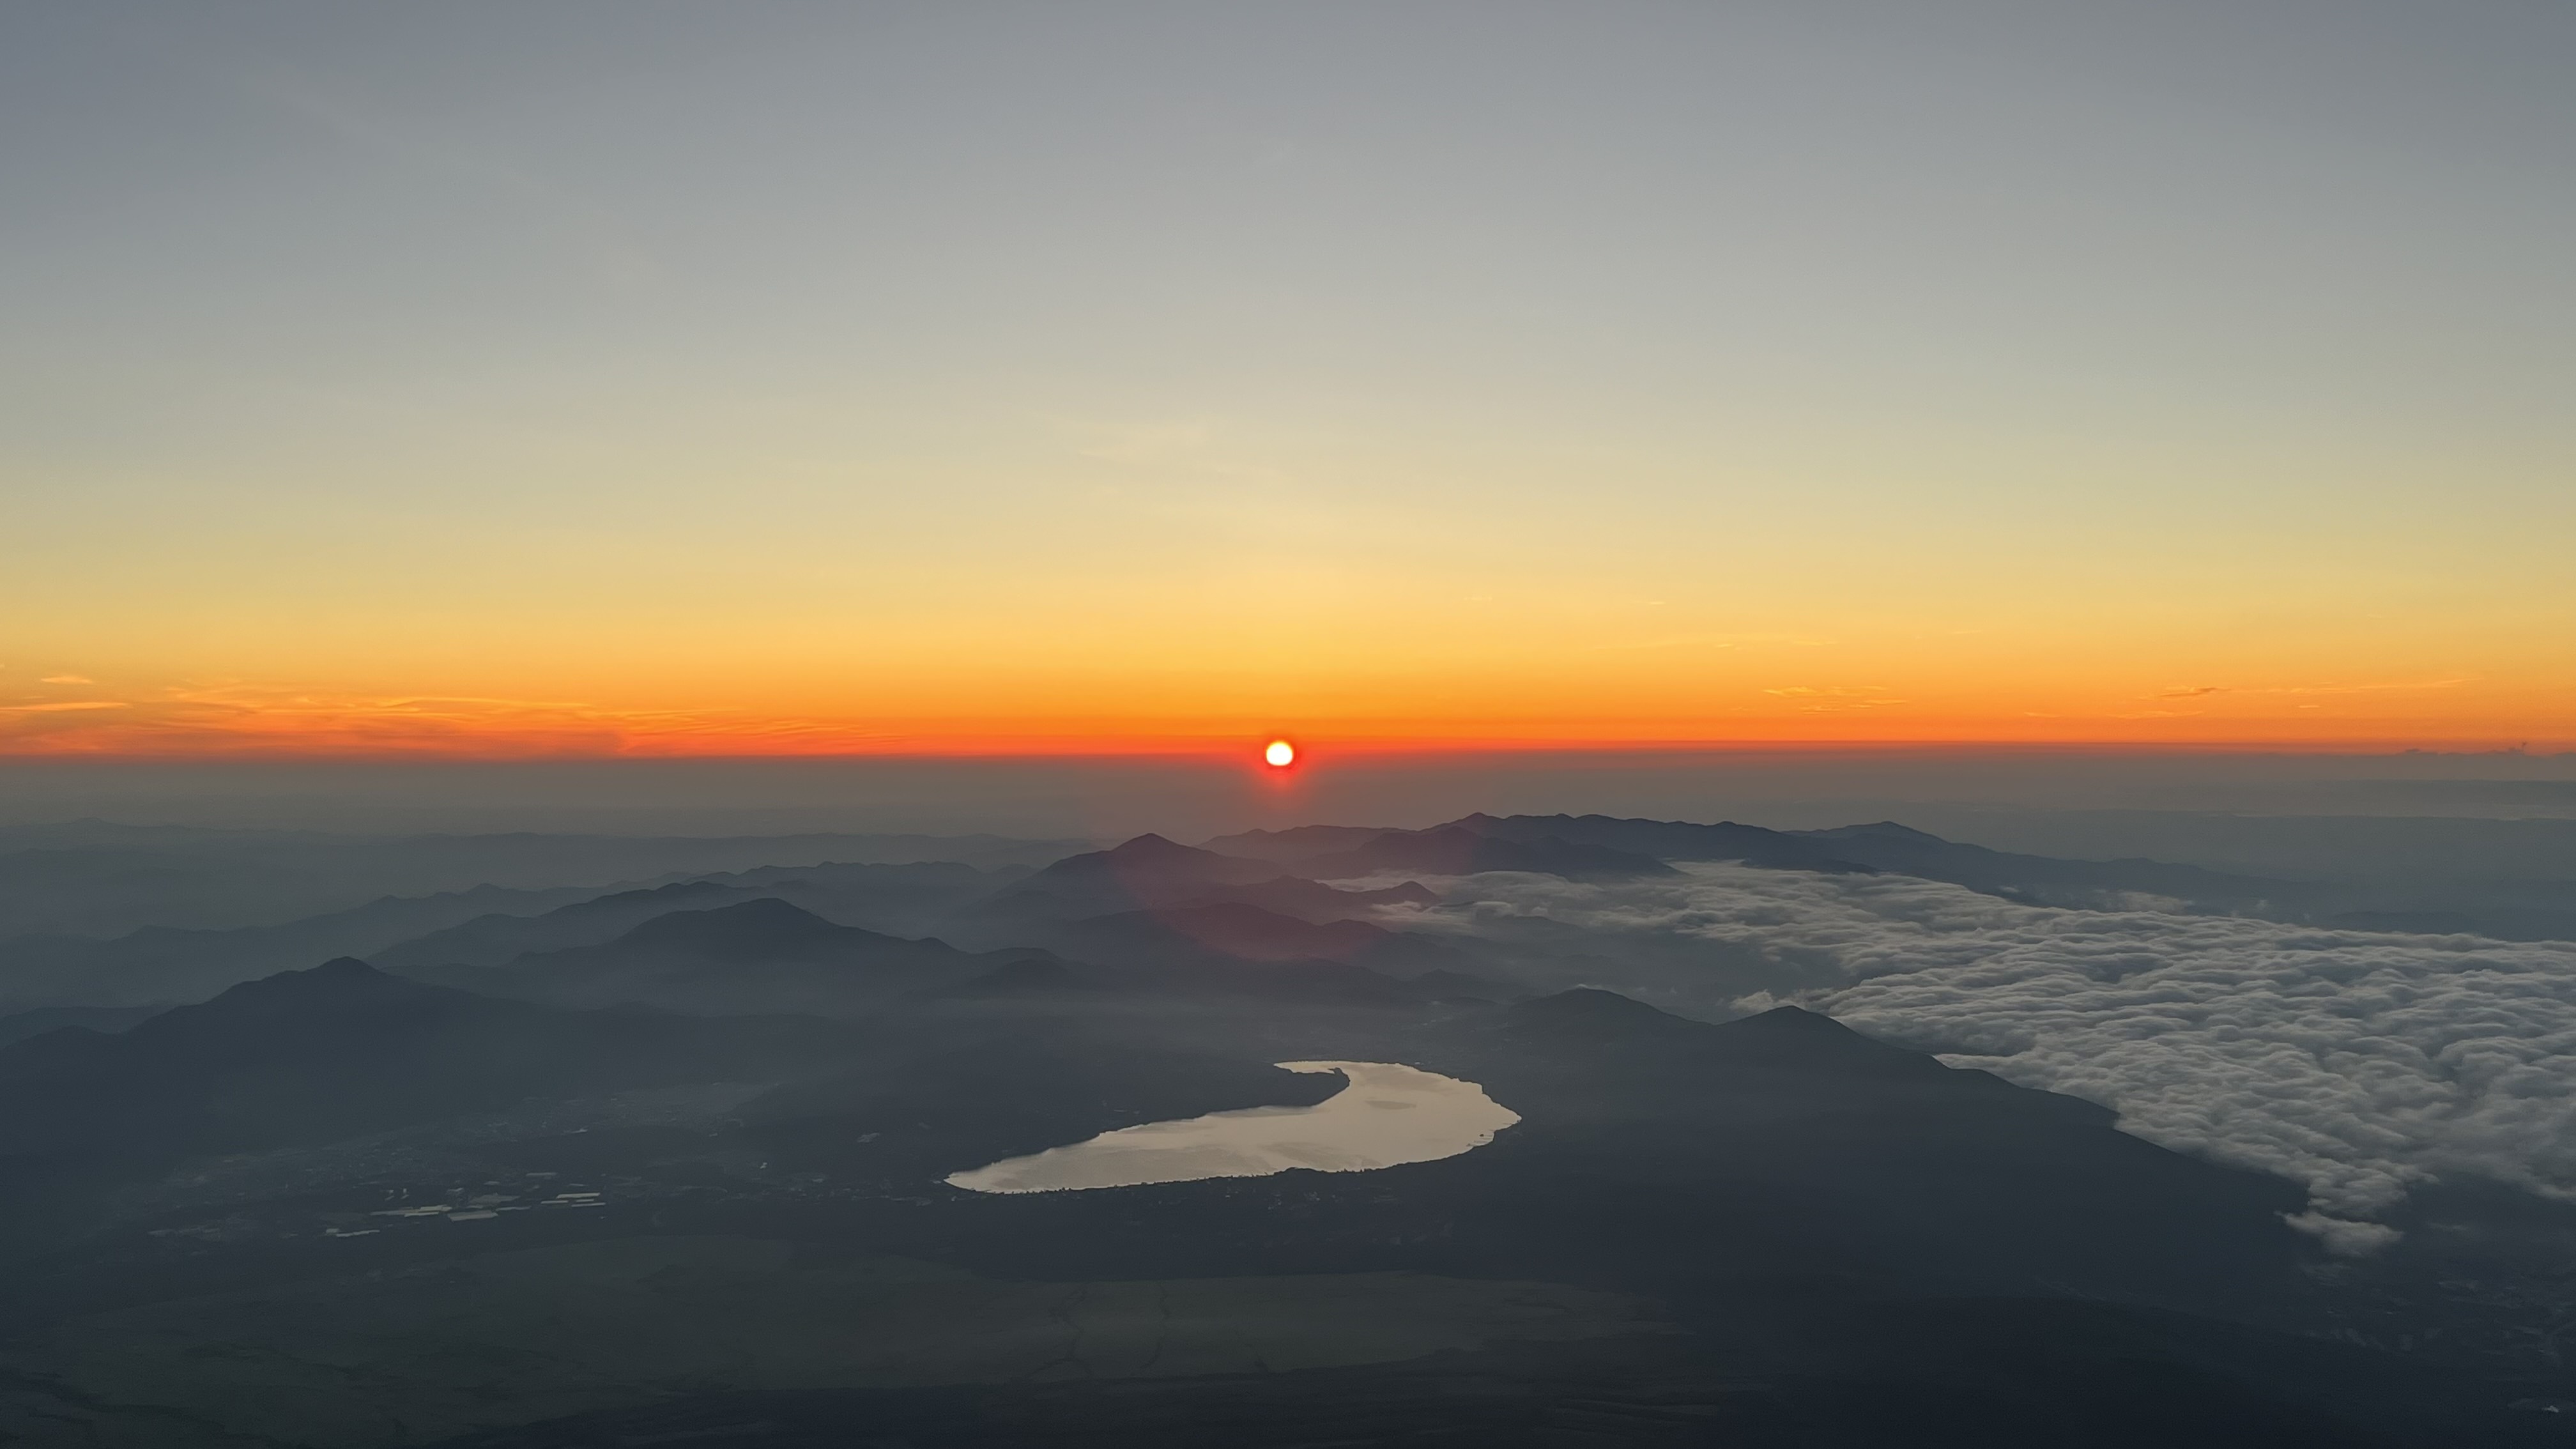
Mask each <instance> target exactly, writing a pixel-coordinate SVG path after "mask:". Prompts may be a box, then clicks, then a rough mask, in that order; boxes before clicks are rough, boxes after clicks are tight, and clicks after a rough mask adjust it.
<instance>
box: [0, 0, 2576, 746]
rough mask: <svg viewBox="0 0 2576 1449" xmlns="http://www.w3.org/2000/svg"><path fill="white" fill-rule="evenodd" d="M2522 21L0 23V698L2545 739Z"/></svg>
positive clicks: (298, 719)
mask: <svg viewBox="0 0 2576 1449" xmlns="http://www.w3.org/2000/svg"><path fill="white" fill-rule="evenodd" d="M2571 73H2576V10H2571V9H2570V8H2568V7H2567V6H2564V5H2561V4H2554V3H2544V0H2529V3H2503V0H2461V3H2455V4H2445V5H2440V6H2433V5H2424V4H2409V5H2398V4H2379V3H2372V0H2331V3H2327V0H2317V3H2309V0H2297V3H2284V0H2254V3H2197V0H2177V3H2170V4H2159V5H2152V6H2148V5H2107V4H2102V5H2096V4H2086V3H2069V0H2054V3H2046V4H2040V3H2032V4H1989V3H1889V4H1881V5H1870V4H1843V3H1834V0H1801V3H1796V4H1777V5H1773V4H1717V3H1708V4H1689V5H1683V4H1623V3H1605V4H1597V5H1581V6H1576V5H1548V6H1529V5H1514V4H1508V3H1483V0H1479V3H1472V4H1471V3H1457V4H1433V3H1421V4H1366V5H1360V4H1347V5H1346V4H1331V3H1314V4H1270V5H1225V4H1207V3H1199V4H1173V5H1128V4H1110V3H1102V4H1083V5H1062V4H1029V5H1003V4H972V3H959V4H934V5H918V6H894V5H884V6H877V5H854V4H790V3H742V4H730V5H725V6H707V5H702V4H695V3H686V4H683V3H660V0H615V3H590V0H553V3H544V4H524V3H507V4H503V3H469V0H459V3H449V4H441V5H436V6H417V5H415V6H392V5H383V6H351V5H346V4H337V3H335V4H327V5H326V4H312V5H280V4H254V3H224V0H211V3H210V0H188V3H169V4H134V3H118V0H79V3H69V0H20V3H14V4H11V5H8V6H6V7H0V187H4V188H5V195H6V196H7V198H8V199H7V202H6V204H5V205H0V315H4V316H5V317H6V318H7V319H8V321H7V325H6V327H5V328H0V519H5V527H0V752H9V753H17V754H67V753H68V754H97V755H107V756H121V755H160V756H167V755H177V756H182V757H196V756H206V757H220V756H230V755H238V754H283V755H313V754H320V755H331V754H361V755H364V754H390V755H395V756H405V755H411V754H426V755H441V756H496V757H513V756H529V755H536V756H553V755H575V756H578V755H590V754H599V755H734V754H765V753H836V752H858V753H898V754H900V753H979V752H997V753H1012V752H1026V753H1041V754H1043V753H1073V754H1085V753H1130V752H1158V751H1159V752H1172V751H1179V752H1189V751H1199V750H1209V751H1233V750H1237V749H1244V750H1249V749H1251V748H1253V747H1254V746H1255V745H1256V744H1257V743H1258V742H1259V741H1260V740H1264V739H1267V738H1269V737H1270V736H1271V735H1273V734H1277V733H1285V734H1287V735H1289V736H1290V737H1292V738H1296V739H1298V740H1300V741H1301V742H1303V743H1307V744H1308V745H1309V746H1310V748H1311V749H1313V750H1316V751H1320V752H1322V753H1323V754H1324V755H1329V754H1330V752H1331V751H1333V750H1335V749H1347V750H1355V751H1356V750H1365V749H1389V748H1396V749H1406V748H1410V749H1422V748H1428V749H1452V748H1466V749H1475V748H1483V749H1500V748H1529V747H1548V746H1584V747H1599V746H1647V745H1654V746H1672V745H1712V744H1714V745H1739V744H1759V743H1764V742H1781V741H1786V742H1798V743H1817V742H1862V743H1867V742H1892V741H1907V742H1994V743H2006V744H2010V743H2033V742H2046V743H2054V744H2074V745H2116V746H2122V747H2133V746H2143V747H2150V748H2161V747H2213V746H2218V745H2231V746H2234V745H2251V746H2256V747H2274V748H2284V749H2290V748H2297V749H2308V748H2325V749H2354V750H2362V749H2382V748H2390V747H2407V746H2418V747H2426V748H2446V749H2485V748H2494V747H2499V746H2512V745H2518V744H2525V743H2528V744H2530V745H2532V746H2533V747H2534V748H2561V749H2563V748H2571V747H2576V567H2571V566H2570V563H2569V555H2570V549H2569V545H2570V543H2571V541H2576V408H2570V407H2569V406H2567V399H2568V398H2569V397H2571V396H2576V267H2570V266H2569V265H2568V261H2567V259H2568V258H2569V257H2571V256H2576V86H2570V85H2568V84H2567V83H2566V78H2567V76H2568V75H2569V74H2571Z"/></svg>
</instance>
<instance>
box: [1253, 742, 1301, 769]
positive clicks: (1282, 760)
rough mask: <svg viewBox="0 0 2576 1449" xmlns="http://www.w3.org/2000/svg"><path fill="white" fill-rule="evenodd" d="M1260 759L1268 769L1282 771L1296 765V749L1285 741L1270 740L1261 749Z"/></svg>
mask: <svg viewBox="0 0 2576 1449" xmlns="http://www.w3.org/2000/svg"><path fill="white" fill-rule="evenodd" d="M1261 758H1262V760H1263V761H1264V762H1266V763H1267V764H1268V765H1269V766H1270V768H1272V769H1274V770H1284V769H1287V768H1288V767H1289V766H1290V765H1293V764H1295V763H1297V747H1296V746H1295V745H1292V744H1290V743H1288V742H1287V741H1286V740H1272V741H1271V742H1270V743H1269V744H1267V745H1265V746H1263V747H1262V750H1261Z"/></svg>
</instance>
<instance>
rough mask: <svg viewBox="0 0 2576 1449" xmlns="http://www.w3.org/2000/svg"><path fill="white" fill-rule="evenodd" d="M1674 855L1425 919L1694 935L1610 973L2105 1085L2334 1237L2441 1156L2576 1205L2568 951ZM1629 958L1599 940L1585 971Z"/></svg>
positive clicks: (2381, 1235) (2042, 1076) (1661, 991)
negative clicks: (1531, 921) (1684, 952)
mask: <svg viewBox="0 0 2576 1449" xmlns="http://www.w3.org/2000/svg"><path fill="white" fill-rule="evenodd" d="M1682 869H1683V871H1684V874H1683V875H1682V876H1681V877H1679V878H1678V879H1663V880H1657V881H1651V882H1635V883H1626V884H1611V885H1586V884H1577V883H1572V882H1567V881H1561V880H1555V879H1552V878H1540V877H1529V876H1484V877H1478V878H1476V879H1474V880H1473V881H1469V882H1461V883H1459V887H1460V890H1459V894H1458V895H1457V896H1456V897H1453V901H1454V902H1455V903H1453V904H1452V905H1449V906H1446V907H1444V908H1442V909H1441V910H1439V911H1437V912H1433V913H1430V915H1429V917H1428V918H1426V919H1423V920H1421V921H1420V922H1419V923H1418V925H1419V926H1422V927H1430V928H1434V929H1439V928H1446V929H1449V930H1454V931H1460V932H1464V933H1471V934H1488V935H1494V936H1497V937H1498V938H1500V937H1502V936H1507V935H1510V934H1511V931H1510V926H1511V923H1512V922H1513V921H1514V920H1515V919H1516V918H1525V917H1528V916H1543V917H1546V918H1549V919H1551V920H1554V921H1557V922H1561V923H1564V924H1568V925H1578V926H1583V927H1586V928H1588V929H1589V930H1591V931H1603V932H1611V933H1625V934H1630V935H1632V936H1634V935H1640V934H1642V935H1650V936H1655V937H1661V938H1663V940H1664V942H1665V944H1666V945H1668V946H1669V945H1672V944H1677V943H1680V942H1693V943H1706V945H1707V947H1708V948H1709V960H1710V963H1711V966H1710V969H1709V970H1708V971H1706V972H1705V973H1702V974H1699V975H1698V976H1696V977H1694V975H1693V973H1691V972H1688V971H1683V972H1678V973H1677V972H1675V971H1673V970H1672V969H1671V968H1670V967H1669V965H1666V966H1662V967H1659V968H1656V969H1653V970H1652V971H1651V972H1648V973H1646V974H1642V975H1641V976H1640V977H1639V978H1638V979H1635V980H1629V981H1616V980H1607V981H1601V982H1600V983H1599V984H1602V985H1607V986H1613V987H1625V988H1628V989H1632V990H1636V991H1637V992H1638V994H1640V995H1642V996H1644V997H1645V998H1646V999H1649V1000H1654V1001H1657V1002H1658V1003H1659V1004H1663V1005H1667V1006H1670V1007H1674V1008H1676V1009H1681V1010H1697V1011H1699V1012H1701V1013H1703V1014H1710V1013H1715V1012H1718V1011H1721V1010H1724V1011H1729V1012H1731V1011H1736V1010H1747V1009H1760V1008H1763V1007H1767V1006H1770V1005H1774V1004H1777V1003H1780V1002H1795V1003H1797V1004H1799V1005H1802V1006H1807V1007H1810V1008H1813V1009H1815V1010H1819V1011H1823V1012H1826V1013H1829V1014H1831V1015H1833V1016H1835V1017H1837V1018H1840V1019H1841V1020H1843V1021H1846V1022H1848V1023H1850V1024H1851V1025H1853V1026H1855V1027H1858V1028H1860V1029H1861V1030H1864V1031H1867V1032H1870V1033H1872V1034H1874V1035H1878V1036H1882V1037H1885V1038H1888V1039H1890V1040H1895V1041H1901V1042H1905V1043H1908V1044H1911V1045H1917V1046H1921V1047H1924V1048H1926V1049H1930V1050H1934V1051H1937V1052H1939V1053H1940V1054H1941V1056H1942V1059H1943V1060H1945V1061H1947V1062H1949V1063H1951V1064H1952V1065H1954V1066H1962V1067H1980V1068H1984V1069H1986V1070H1988V1071H1992V1072H1994V1073H1996V1074H1997V1075H1999V1076H2002V1077H2005V1078H2007V1079H2009V1080H2011V1081H2014V1082H2017V1083H2020V1084H2022V1085H2024V1086H2030V1087H2041V1088H2046V1089H2048V1090H2050V1091H2057V1092H2065V1093H2069V1094H2071V1095H2074V1096H2078V1097H2083V1098H2087V1099H2089V1100H2092V1101H2095V1102H2099V1103H2101V1104H2103V1105H2105V1106H2108V1107H2111V1108H2113V1109H2114V1110H2116V1111H2117V1112H2118V1113H2119V1114H2120V1123H2121V1126H2122V1127H2123V1128H2124V1129H2125V1130H2127V1131H2129V1132H2132V1133H2135V1134H2136V1135H2138V1136H2140V1137H2143V1138H2145V1139H2147V1140H2148V1141H2151V1142H2155V1143H2159V1144H2161V1145H2163V1146H2167V1147H2171V1148H2176V1149H2179V1150H2183V1151H2189V1152H2196V1153H2200V1154H2202V1155H2205V1156H2208V1157H2211V1158H2214V1159H2216V1160H2219V1161H2223V1162H2229V1163H2234V1164H2238V1165H2242V1166H2248V1167H2254V1168H2260V1169H2263V1170H2266V1171H2270V1172H2274V1173H2278V1174H2280V1175H2282V1176H2285V1177H2288V1178H2291V1179H2293V1180H2295V1181H2298V1182H2302V1183H2304V1184H2306V1186H2307V1188H2308V1191H2309V1193H2310V1194H2311V1197H2312V1199H2313V1201H2312V1210H2311V1211H2310V1212H2309V1213H2307V1214H2304V1215H2302V1216H2301V1217H2300V1218H2296V1219H2293V1222H2294V1224H2295V1225H2297V1226H2299V1227H2302V1228H2304V1229H2306V1230H2307V1231H2310V1232H2313V1233H2316V1234H2318V1235H2319V1236H2320V1237H2321V1238H2323V1239H2324V1240H2325V1241H2326V1242H2327V1244H2328V1245H2329V1246H2332V1247H2336V1248H2339V1249H2342V1250H2345V1251H2367V1250H2368V1249H2370V1248H2373V1247H2376V1246H2378V1245H2380V1244H2382V1243H2384V1242H2386V1241H2387V1240H2389V1239H2390V1238H2392V1237H2394V1233H2393V1231H2392V1230H2390V1229H2388V1228H2386V1227H2384V1226H2381V1225H2378V1224H2375V1223H2371V1222H2369V1221H2367V1220H2368V1219H2370V1218H2372V1217H2375V1216H2377V1215H2380V1214H2383V1213H2385V1212H2386V1211H2387V1210H2388V1209H2389V1208H2391V1207H2393V1206H2394V1205H2396V1204H2397V1203H2398V1202H2399V1201H2401V1200H2402V1199H2403V1198H2404V1197H2405V1195H2406V1193H2407V1191H2408V1189H2409V1188H2410V1187H2411V1186H2412V1185H2414V1184H2417V1183H2422V1182H2425V1181H2428V1180H2430V1179H2433V1178H2437V1177H2440V1176H2442V1175H2444V1174H2453V1173H2459V1174H2480V1175H2485V1176H2488V1177H2493V1178H2497V1179H2501V1180H2503V1181H2507V1182H2513V1183H2517V1184H2520V1185H2522V1186H2525V1187H2528V1188H2531V1189H2533V1190H2535V1191H2538V1192H2541V1193H2544V1194H2547V1195H2550V1196H2553V1197H2559V1198H2563V1199H2569V1200H2576V944H2570V943H2565V942H2503V941H2491V940H2484V939H2480V938H2475V937H2467V936H2416V935H2393V934H2383V933H2376V932H2363V931H2329V930H2317V929H2311V928H2305V927H2298V926H2289V925H2282V924H2278V923H2274V922H2268V921H2256V920H2244V919H2238V918H2233V917H2214V916H2190V915H2181V914H2176V913H2172V912H2167V911H2157V910H2129V911H2068V910H2054V909H2044V908H2037V907H2030V906H2023V905H2017V904H2014V903H2012V902H2009V901H2004V900H1999V899H1996V898H1993V897H1990V896H1984V895H1979V894H1977V893H1975V892H1972V891H1968V890H1964V889H1961V888H1959V887H1955V886H1949V885H1942V884H1939V883H1936V882H1930V881H1921V880H1914V879H1911V878H1904V877H1890V876H1875V877H1838V876H1823V875H1812V874H1805V873H1800V872H1789V871H1763V870H1752V869H1747V868H1744V867H1740V866H1728V865H1690V866H1685V867H1683V868H1682ZM1621 956H1622V953H1620V952H1617V951H1601V950H1598V949H1595V950H1592V951H1588V952H1587V953H1586V960H1585V967H1586V969H1588V970H1591V971H1592V972H1594V973H1595V974H1596V975H1597V974H1598V973H1599V972H1600V971H1601V970H1603V969H1604V968H1605V963H1607V962H1616V961H1618V960H1619V959H1621ZM1662 959H1664V960H1666V961H1669V959H1670V953H1669V952H1666V953H1664V955H1663V958H1662ZM1721 968H1722V969H1721ZM1611 969H1615V968H1611ZM1748 987H1751V988H1753V989H1751V990H1750V991H1749V994H1748V990H1747V988H1748Z"/></svg>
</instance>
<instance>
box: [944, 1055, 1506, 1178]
mask: <svg viewBox="0 0 2576 1449" xmlns="http://www.w3.org/2000/svg"><path fill="white" fill-rule="evenodd" d="M1279 1065H1280V1066H1282V1067H1284V1068H1286V1069H1287V1070H1289V1071H1292V1072H1339V1073H1341V1074H1342V1075H1343V1076H1344V1077H1347V1078H1349V1079H1350V1085H1349V1086H1347V1087H1344V1088H1343V1089H1342V1090H1341V1091H1339V1092H1336V1093H1334V1094H1333V1095H1332V1096H1331V1097H1330V1098H1328V1099H1326V1100H1324V1101H1321V1102H1318V1103H1316V1104H1315V1105H1314V1106H1312V1107H1250V1108H1246V1109H1244V1110H1242V1111H1239V1112H1212V1113H1209V1114H1208V1115H1207V1116H1205V1117H1191V1118H1188V1119H1186V1120H1184V1121H1177V1122H1147V1123H1145V1124H1143V1125H1142V1126H1137V1127H1121V1128H1119V1129H1118V1130H1117V1131H1115V1132H1103V1133H1101V1134H1100V1135H1099V1136H1097V1137H1094V1138H1092V1139H1091V1140H1090V1141H1088V1142H1077V1143H1075V1144H1073V1145H1072V1146H1070V1147H1051V1148H1049V1149H1047V1150H1046V1151H1044V1152H1039V1153H1033V1154H1031V1155H1030V1156H1027V1157H1006V1158H1004V1159H1002V1160H1001V1161H999V1162H996V1163H993V1164H991V1165H990V1166H987V1167H978V1168H976V1169H974V1170H973V1171H971V1172H957V1173H951V1174H949V1177H948V1181H949V1183H950V1184H951V1185H953V1186H956V1187H962V1188H966V1189H968V1190H969V1191H973V1192H1067V1191H1071V1190H1073V1189H1076V1188H1086V1187H1136V1186H1140V1185H1142V1184H1144V1183H1149V1182H1197V1181H1199V1180H1200V1179H1202V1178H1210V1177H1268V1176H1270V1175H1271V1174H1272V1173H1275V1172H1286V1171H1287V1170H1289V1169H1290V1168H1292V1167H1310V1168H1313V1169H1314V1170H1316V1171H1318V1172H1368V1171H1370V1170H1372V1169H1375V1168H1380V1167H1394V1166H1396V1165H1397V1164H1399V1163H1405V1162H1431V1161H1435V1160H1437V1159H1439V1158H1443V1157H1455V1156H1457V1155H1458V1154H1459V1153H1462V1152H1470V1151H1473V1150H1474V1149H1476V1148H1479V1147H1482V1146H1484V1145H1485V1144H1486V1143H1488V1142H1491V1141H1493V1140H1494V1134H1495V1133H1497V1132H1500V1131H1502V1130H1503V1129H1504V1128H1506V1127H1509V1126H1511V1125H1512V1124H1513V1123H1515V1122H1518V1121H1519V1120H1521V1118H1520V1114H1519V1113H1517V1112H1514V1111H1513V1110H1511V1109H1510V1108H1508V1107H1505V1106H1503V1105H1502V1104H1501V1103H1498V1102H1496V1101H1495V1100H1494V1099H1493V1098H1491V1097H1488V1096H1486V1095H1485V1089H1484V1088H1482V1087H1479V1086H1477V1085H1476V1084H1475V1083H1474V1082H1462V1081H1459V1080H1458V1079H1457V1078H1455V1077H1444V1076H1441V1075H1440V1074H1439V1073H1437V1072H1426V1071H1422V1070H1420V1069H1418V1068H1415V1067H1405V1066H1397V1065H1395V1064H1393V1063H1391V1062H1281V1063H1279Z"/></svg>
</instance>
